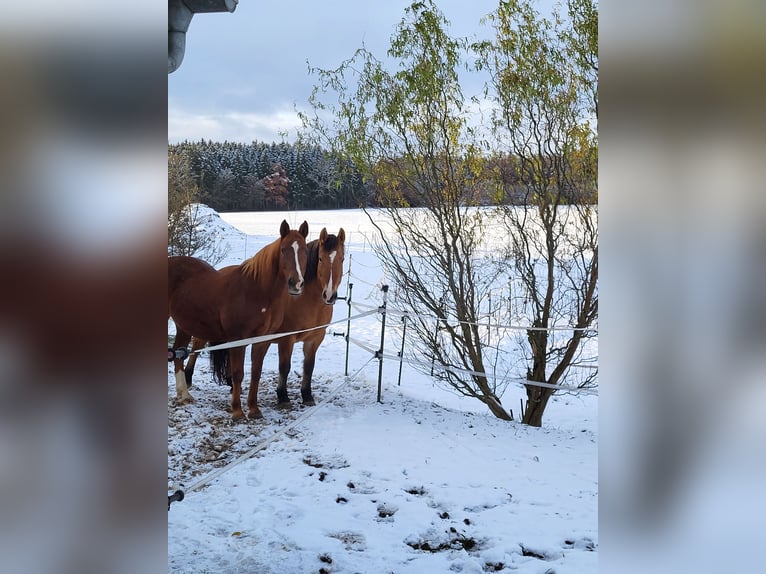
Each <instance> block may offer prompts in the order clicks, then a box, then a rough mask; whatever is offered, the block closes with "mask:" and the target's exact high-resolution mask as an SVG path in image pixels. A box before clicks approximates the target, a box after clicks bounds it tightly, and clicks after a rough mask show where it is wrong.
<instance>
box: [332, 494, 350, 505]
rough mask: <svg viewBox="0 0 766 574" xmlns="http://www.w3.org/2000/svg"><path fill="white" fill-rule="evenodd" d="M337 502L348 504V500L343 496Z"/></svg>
mask: <svg viewBox="0 0 766 574" xmlns="http://www.w3.org/2000/svg"><path fill="white" fill-rule="evenodd" d="M335 502H336V503H337V504H346V503H347V502H348V498H343V497H342V496H339V497H338V498H336V499H335Z"/></svg>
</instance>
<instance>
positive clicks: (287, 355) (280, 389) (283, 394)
mask: <svg viewBox="0 0 766 574" xmlns="http://www.w3.org/2000/svg"><path fill="white" fill-rule="evenodd" d="M294 346H295V337H285V338H284V339H280V341H279V383H277V408H280V409H288V408H290V397H289V396H288V395H287V377H288V376H290V366H291V362H292V356H293V347H294Z"/></svg>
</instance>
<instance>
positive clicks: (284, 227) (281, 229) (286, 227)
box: [279, 219, 290, 237]
mask: <svg viewBox="0 0 766 574" xmlns="http://www.w3.org/2000/svg"><path fill="white" fill-rule="evenodd" d="M289 232H290V224H289V223H287V220H286V219H284V220H282V225H281V226H280V227H279V235H280V236H282V237H284V236H285V235H287V234H288V233H289Z"/></svg>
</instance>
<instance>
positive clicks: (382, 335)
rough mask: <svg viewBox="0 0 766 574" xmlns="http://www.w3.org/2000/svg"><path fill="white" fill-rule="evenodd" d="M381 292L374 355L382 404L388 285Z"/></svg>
mask: <svg viewBox="0 0 766 574" xmlns="http://www.w3.org/2000/svg"><path fill="white" fill-rule="evenodd" d="M380 289H381V291H383V304H382V305H381V306H380V307H379V308H378V310H379V311H380V312H381V313H383V321H382V324H381V326H380V349H378V352H377V353H376V355H377V356H378V357H377V358H378V361H379V362H378V402H379V403H380V402H382V401H381V400H380V393H381V387H382V384H383V343H384V341H385V339H386V300H387V299H388V285H383V286H382V287H381V288H380Z"/></svg>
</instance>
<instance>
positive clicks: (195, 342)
mask: <svg viewBox="0 0 766 574" xmlns="http://www.w3.org/2000/svg"><path fill="white" fill-rule="evenodd" d="M205 343H206V341H204V340H202V339H198V338H197V337H192V348H191V353H190V354H189V360H188V361H186V367H185V368H184V375H185V376H186V386H187V387H189V388H191V386H192V377H193V376H194V365H195V364H196V363H197V355H198V353H195V352H194V351H199V350H200V349H202V348H203V347H204V346H205Z"/></svg>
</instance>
